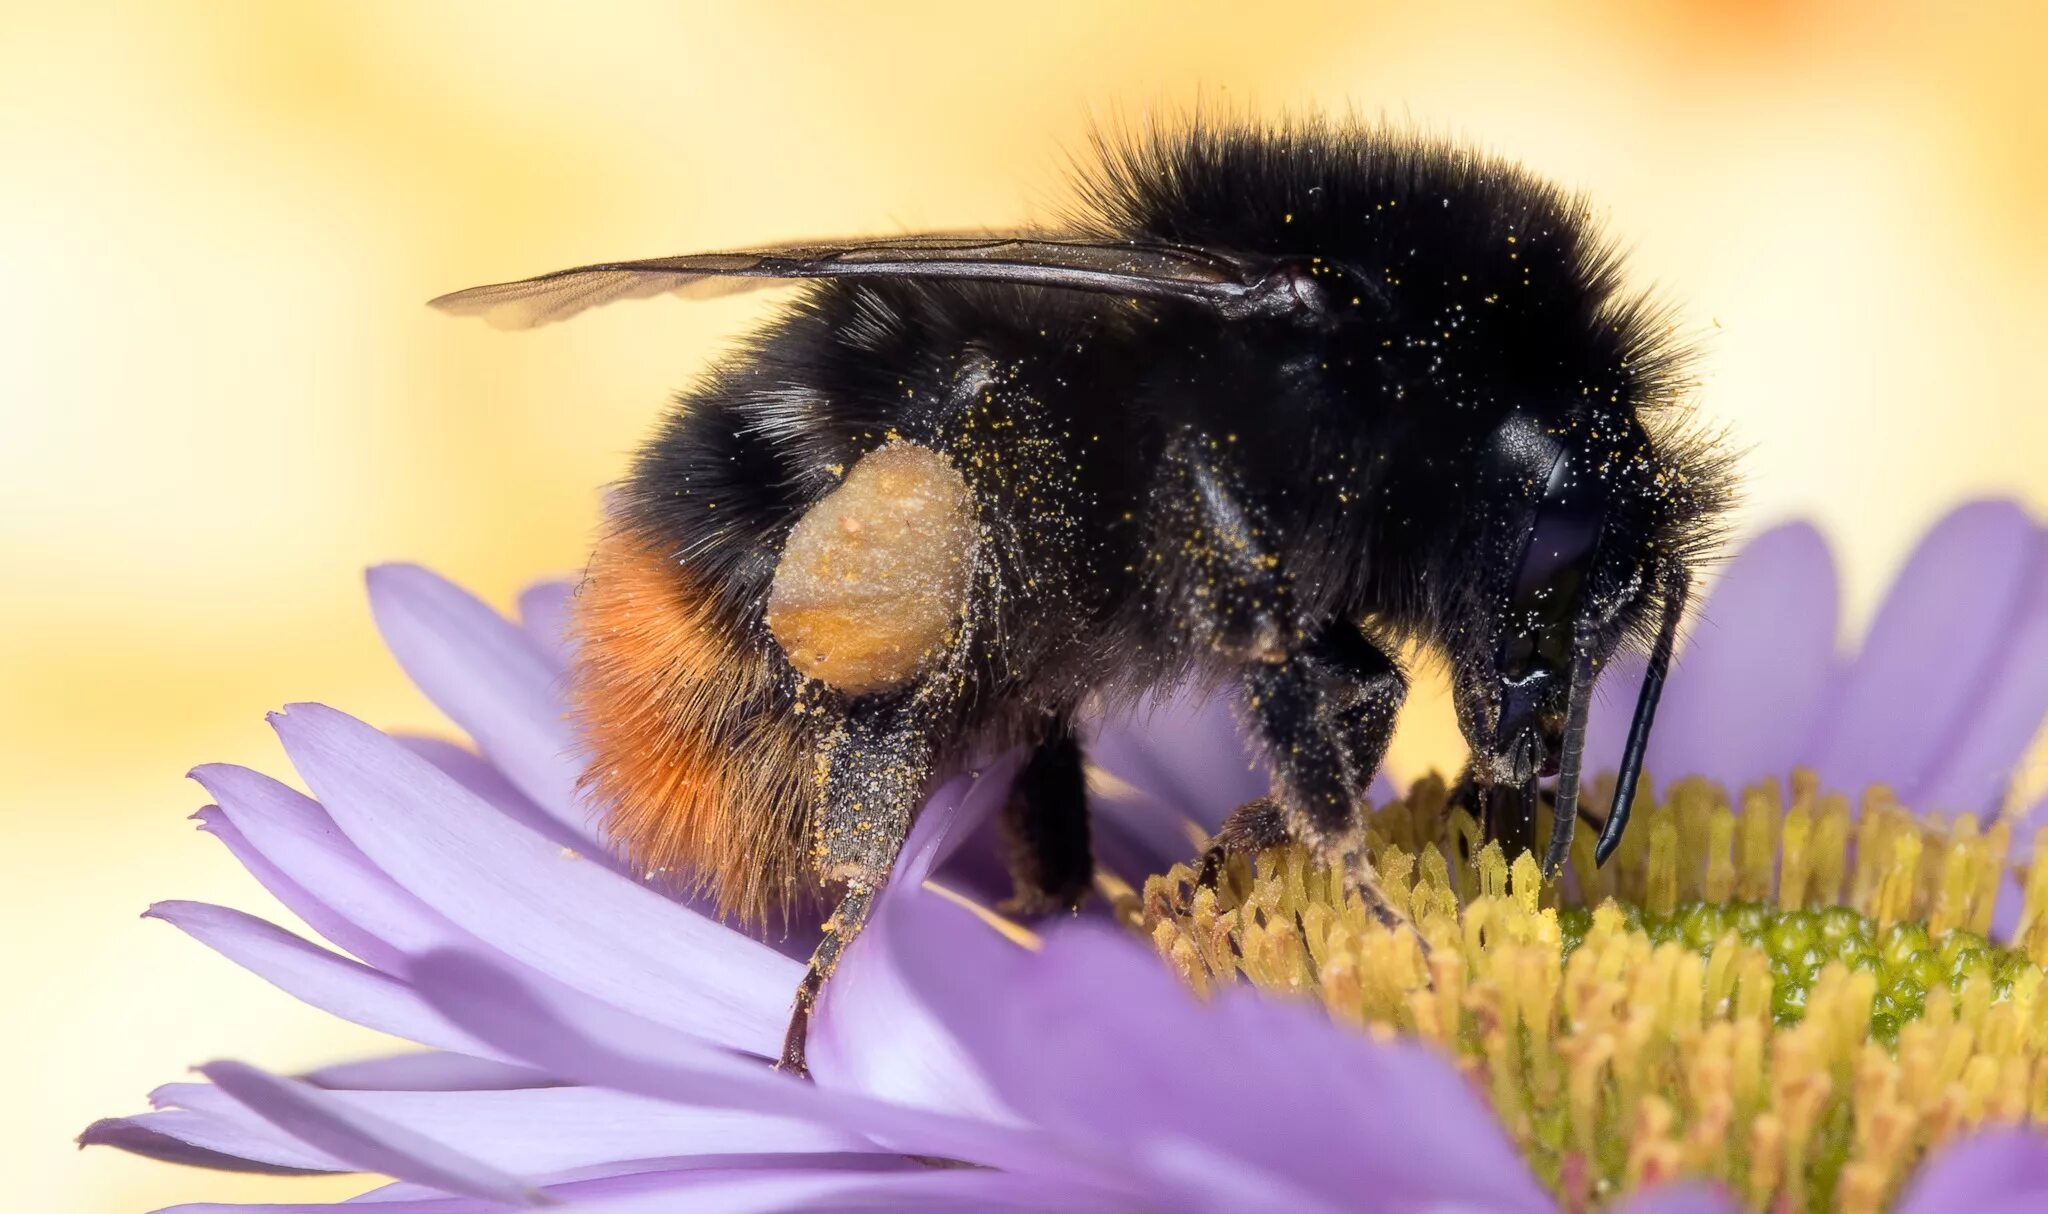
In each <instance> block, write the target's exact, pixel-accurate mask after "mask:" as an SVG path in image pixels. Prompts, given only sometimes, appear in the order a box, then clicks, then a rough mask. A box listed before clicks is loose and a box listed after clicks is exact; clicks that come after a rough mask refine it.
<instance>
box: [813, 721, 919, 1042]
mask: <svg viewBox="0 0 2048 1214" xmlns="http://www.w3.org/2000/svg"><path fill="white" fill-rule="evenodd" d="M932 759H933V747H932V743H931V739H930V737H929V733H928V730H927V729H926V728H925V727H924V726H923V725H922V723H921V722H920V721H919V720H918V719H917V718H916V717H915V716H914V715H913V714H911V713H909V712H907V711H904V710H902V709H895V708H883V707H875V706H869V705H856V706H855V707H854V708H853V709H851V710H850V711H849V712H848V714H847V716H846V719H845V720H843V721H842V722H841V723H840V724H839V725H838V726H837V727H836V728H835V729H834V730H833V731H832V732H831V734H830V735H828V737H827V738H826V740H825V743H824V752H823V756H822V763H821V771H820V776H819V778H820V780H821V781H822V783H823V789H822V793H823V796H822V798H821V803H820V806H819V811H818V812H819V819H818V828H817V843H816V848H817V850H816V855H815V859H816V862H817V866H818V875H819V876H820V877H821V878H823V879H824V880H825V881H826V882H827V883H828V884H833V885H838V886H840V887H841V889H842V890H843V892H842V893H841V895H840V899H839V905H838V907H837V909H835V910H834V911H833V912H832V917H831V918H829V919H827V920H826V921H825V928H824V936H823V938H822V939H820V940H819V941H818V947H817V949H816V950H815V951H814V952H813V953H812V954H811V963H810V965H809V967H808V968H806V969H805V971H804V977H803V982H802V983H801V984H800V985H799V986H798V987H797V992H796V1001H795V1005H794V1007H793V1008H792V1009H791V1012H790V1017H789V1030H788V1032H787V1033H785V1034H784V1036H783V1042H782V1060H781V1063H780V1066H781V1068H782V1069H783V1070H786V1071H791V1072H794V1073H796V1074H798V1075H805V1074H808V1073H809V1068H808V1066H807V1065H806V1064H805V1061H804V1038H805V1036H806V1034H807V1033H808V1032H809V1030H810V1023H811V1009H812V1008H813V1007H814V1006H815V1005H816V1003H817V999H818V992H819V991H821V990H823V989H824V986H825V983H826V981H827V980H829V979H830V978H831V977H832V971H833V970H834V969H835V968H837V967H838V965H839V958H840V955H841V954H842V953H844V952H845V950H846V947H847V945H849V944H851V943H853V940H854V938H855V937H856V936H858V935H860V931H861V928H863V927H865V926H866V925H867V921H868V915H869V914H870V913H871V912H872V911H873V910H874V906H875V900H876V899H877V898H878V897H879V896H880V895H881V891H882V886H883V885H884V884H885V883H887V881H888V879H889V871H890V869H891V868H893V867H894V866H895V863H896V856H897V853H898V852H900V851H901V850H902V849H903V840H904V838H905V836H907V835H908V834H909V833H910V820H911V817H912V815H914V814H915V813H916V812H917V805H918V799H919V797H920V796H921V795H922V793H923V791H924V786H925V782H926V780H927V779H928V778H929V777H930V775H931V772H932Z"/></svg>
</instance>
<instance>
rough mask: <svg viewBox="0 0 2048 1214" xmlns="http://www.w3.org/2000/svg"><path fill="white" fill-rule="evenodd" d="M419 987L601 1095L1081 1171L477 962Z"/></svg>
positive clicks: (859, 1144) (441, 969)
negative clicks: (603, 1091) (803, 1123)
mask: <svg viewBox="0 0 2048 1214" xmlns="http://www.w3.org/2000/svg"><path fill="white" fill-rule="evenodd" d="M419 982H420V987H421V990H422V992H423V993H424V994H425V995H426V997H427V998H428V999H429V1000H431V1001H432V1002H433V1003H434V1005H435V1006H436V1007H437V1008H439V1009H440V1010H441V1011H442V1012H443V1014H445V1015H447V1016H448V1017H450V1018H451V1019H453V1020H455V1021H456V1022H458V1023H460V1024H463V1025H464V1026H466V1027H468V1028H469V1029H470V1031H472V1032H475V1033H477V1034H478V1035H480V1036H482V1037H483V1038H485V1039H486V1040H489V1041H491V1042H493V1043H495V1044H496V1045H498V1046H499V1047H500V1048H502V1049H505V1050H507V1051H515V1052H517V1053H518V1054H519V1056H521V1057H524V1058H528V1059H530V1060H532V1061H533V1062H534V1063H536V1064H537V1065H539V1066H541V1067H543V1068H545V1069H546V1070H549V1071H551V1072H555V1073H558V1074H562V1075H566V1076H569V1077H571V1078H573V1079H577V1080H581V1081H584V1082H587V1083H590V1084H593V1085H598V1086H602V1087H606V1088H610V1089H613V1090H616V1091H621V1092H629V1093H635V1094H639V1095H644V1096H650V1097H654V1098H656V1099H663V1100H671V1101H676V1102H679V1103H686V1104H692V1105H695V1104H705V1105H714V1106H718V1107H721V1108H724V1109H726V1110H728V1111H730V1112H735V1113H738V1112H746V1113H756V1114H763V1115H767V1116H773V1117H793V1118H805V1119H808V1120H811V1121H815V1122H817V1123H818V1129H817V1131H816V1132H817V1133H820V1134H832V1133H834V1131H833V1130H832V1129H830V1128H829V1127H838V1128H839V1130H838V1140H837V1142H836V1145H834V1146H832V1147H828V1148H822V1149H837V1150H847V1151H858V1150H864V1149H882V1148H877V1147H875V1146H874V1145H873V1143H872V1142H871V1141H870V1139H871V1138H874V1137H880V1138H883V1139H886V1140H887V1141H888V1142H889V1143H890V1144H891V1145H890V1147H889V1148H888V1149H892V1150H902V1151H907V1152H913V1153H916V1154H922V1155H944V1156H949V1157H953V1158H960V1159H967V1160H972V1161H974V1162H979V1163H986V1164H989V1165H991V1166H1000V1167H1011V1168H1013V1169H1014V1168H1022V1169H1024V1170H1029V1171H1033V1172H1045V1171H1047V1170H1048V1169H1060V1170H1061V1171H1062V1172H1071V1171H1072V1169H1067V1168H1064V1167H1063V1166H1062V1161H1060V1160H1058V1159H1057V1158H1053V1157H1049V1156H1047V1155H1046V1153H1045V1152H1044V1151H1043V1150H1042V1149H1039V1148H1036V1147H1035V1146H1034V1145H1033V1143H1032V1142H1031V1136H1030V1135H1028V1134H1022V1133H1019V1132H1016V1131H1013V1130H1009V1129H1005V1128H1001V1127H997V1126H991V1125H982V1124H978V1123H975V1122H972V1121H968V1120H965V1119H962V1118H957V1117H945V1116H935V1115H933V1114H930V1113H926V1112H923V1111H920V1110H915V1109H910V1108H904V1107H900V1106H897V1105H893V1104H888V1103H884V1102H882V1101H877V1100H873V1099H870V1098H867V1097H865V1096H861V1095H858V1094H854V1093H848V1092H842V1091H836V1090H833V1089H832V1088H830V1087H827V1086H824V1085H822V1084H810V1083H805V1082H803V1081H801V1080H798V1079H794V1078H791V1077H790V1076H787V1075H783V1074H781V1073H779V1072H776V1071H773V1070H770V1069H768V1068H767V1067H766V1066H764V1065H762V1064H761V1063H759V1062H757V1061H754V1060H751V1059H744V1058H741V1057H738V1056H735V1055H732V1054H729V1053H725V1052H722V1051H718V1050H715V1049H712V1048H711V1047H708V1046H706V1045H704V1044H703V1043H701V1042H697V1041H694V1040H692V1039H691V1038H689V1037H688V1036H687V1035H684V1034H681V1033H678V1032H676V1031H675V1030H673V1029H668V1028H664V1027H662V1026H660V1025H656V1024H653V1023H651V1022H648V1021H646V1020H643V1019H640V1018H638V1017H634V1016H631V1015H629V1014H626V1013H622V1012H620V1011H618V1010H617V1009H614V1008H608V1007H605V1006H604V1005H602V1004H599V1003H597V1002H596V1001H594V1000H591V999H589V998H588V997H586V996H581V995H578V994H576V993H575V992H573V991H568V990H565V989H559V988H557V989H536V988H534V987H532V986H529V985H527V984H526V983H524V982H522V981H521V980H520V979H518V978H515V977H514V976H512V975H510V974H508V973H506V972H504V971H501V970H497V969H494V968H493V967H492V966H491V965H489V964H488V963H487V962H485V961H483V960H482V959H480V958H476V957H471V956H467V955H464V954H461V953H437V954H435V955H434V956H432V957H430V958H427V959H425V960H424V961H422V963H421V964H420V966H419ZM813 1149H820V1148H813Z"/></svg>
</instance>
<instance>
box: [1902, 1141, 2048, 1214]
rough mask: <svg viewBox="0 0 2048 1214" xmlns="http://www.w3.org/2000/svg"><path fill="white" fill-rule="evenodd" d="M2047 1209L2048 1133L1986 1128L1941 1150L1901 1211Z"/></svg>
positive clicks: (1978, 1213) (2016, 1212) (2015, 1213)
mask: <svg viewBox="0 0 2048 1214" xmlns="http://www.w3.org/2000/svg"><path fill="white" fill-rule="evenodd" d="M2044 1209H2048V1134H2044V1133H2042V1132H2041V1131H2039V1130H2020V1129H2006V1130H1984V1131H1981V1132H1979V1133H1977V1134H1974V1135H1972V1136H1971V1137H1969V1138H1965V1139H1963V1140H1961V1141H1960V1142H1956V1143H1952V1144H1950V1145H1948V1146H1946V1147H1943V1148H1942V1149H1941V1150H1939V1151H1938V1152H1936V1154H1935V1155H1934V1157H1933V1158H1932V1159H1931V1160H1930V1161H1929V1162H1927V1163H1926V1164H1924V1165H1922V1167H1921V1169H1920V1172H1919V1174H1918V1175H1916V1176H1915V1177H1914V1178H1913V1179H1912V1180H1911V1181H1910V1182H1909V1183H1908V1184H1907V1186H1906V1191H1905V1195H1904V1196H1903V1197H1902V1198H1901V1199H1900V1201H1899V1205H1898V1214H1955V1212H1957V1211H1964V1210H1967V1211H1969V1212H1970V1214H2038V1212H2039V1211H2041V1210H2044Z"/></svg>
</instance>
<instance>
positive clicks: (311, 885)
mask: <svg viewBox="0 0 2048 1214" xmlns="http://www.w3.org/2000/svg"><path fill="white" fill-rule="evenodd" d="M192 778H193V779H195V780H197V781H199V783H200V785H201V786H202V787H204V788H205V789H206V791H207V792H209V793H211V794H212V795H213V797H214V798H215V799H216V800H217V801H219V802H220V811H221V813H222V814H223V815H224V816H225V817H226V818H227V820H228V822H229V823H230V824H232V826H233V828H234V829H235V830H236V831H237V832H239V833H240V835H241V836H242V837H243V838H244V839H245V840H246V841H247V843H248V845H249V847H250V848H252V849H253V850H254V851H256V852H257V853H260V855H261V857H262V859H263V860H265V861H267V862H269V863H270V864H272V865H274V866H275V867H276V868H277V869H278V870H279V871H280V872H282V873H283V874H284V875H285V876H287V877H289V878H290V879H291V880H292V881H293V882H295V883H296V884H297V885H299V886H300V887H302V888H303V890H304V892H305V894H306V895H308V900H310V901H311V902H312V903H313V906H311V907H309V908H308V909H310V910H312V911H314V913H315V914H319V915H323V916H324V917H326V918H339V919H341V920H342V921H343V925H342V926H341V927H340V928H339V930H340V937H338V936H337V935H336V934H335V933H334V932H331V931H330V930H329V927H328V925H326V924H323V923H322V922H321V921H319V920H318V919H316V918H314V917H313V916H311V915H308V914H307V912H306V911H304V910H301V909H300V908H299V906H298V905H295V904H294V903H293V901H292V900H290V899H285V898H283V897H282V895H280V901H283V902H284V903H285V905H286V906H289V907H291V909H292V911H293V913H295V914H297V915H299V917H300V918H303V919H305V920H306V922H307V923H309V924H311V925H312V926H313V927H314V928H315V929H316V930H317V931H319V932H320V934H321V935H323V936H326V937H327V938H328V939H330V940H333V941H334V942H335V943H336V944H338V945H340V946H341V947H343V948H345V949H348V950H349V951H350V952H352V953H355V954H356V956H358V957H362V958H363V960H365V961H367V962H369V963H370V964H372V965H374V966H376V967H378V968H379V969H382V970H385V971H386V972H388V973H394V974H401V975H402V974H403V973H404V972H405V962H404V959H405V957H406V956H407V955H408V954H411V953H418V952H424V951H426V950H427V949H431V948H450V947H457V946H460V945H463V944H467V943H469V942H470V940H471V937H470V936H469V935H468V933H466V932H463V931H461V930H460V929H459V928H457V927H456V926H455V925H454V924H452V923H450V922H448V920H447V919H446V918H444V917H443V916H441V915H440V914H438V913H436V912H435V911H434V910H433V909H432V908H430V907H429V906H427V905H426V904H425V903H424V902H421V901H420V900H419V899H418V898H415V897H413V896H412V895H411V894H409V893H407V892H406V891H405V890H403V889H401V888H400V887H399V886H398V884H397V883H396V882H394V881H392V879H391V878H390V877H388V876H386V875H384V873H383V872H381V871H380V870H379V869H378V868H377V866H376V865H374V864H372V863H371V862H370V859H369V857H367V856H365V855H364V854H363V853H362V850H361V849H360V848H358V847H357V846H356V845H355V844H354V843H351V842H350V841H349V839H348V836H347V835H345V834H343V833H342V831H341V828H340V827H338V826H336V825H335V824H334V819H333V818H332V817H330V816H328V813H327V811H326V810H325V809H323V808H322V807H321V805H320V803H319V802H317V801H315V800H313V799H312V798H311V797H308V796H306V795H305V794H303V793H301V792H298V791H297V790H295V789H292V788H288V787H286V786H285V785H283V784H280V783H278V782H277V781H276V780H273V779H271V778H270V777H269V776H266V775H263V774H262V773H260V772H254V771H250V770H248V769H247V768H243V767H232V766H228V765H226V764H211V765H208V766H205V767H200V768H196V769H194V770H193V772H192ZM215 833H219V832H218V831H216V832H215ZM258 876H259V878H260V876H261V874H260V873H259V874H258ZM265 884H266V885H267V884H268V882H266V883H265ZM342 937H345V938H342ZM364 937H367V938H368V939H367V940H365V939H363V938H364ZM359 946H360V947H359ZM366 952H367V953H368V954H370V955H366Z"/></svg>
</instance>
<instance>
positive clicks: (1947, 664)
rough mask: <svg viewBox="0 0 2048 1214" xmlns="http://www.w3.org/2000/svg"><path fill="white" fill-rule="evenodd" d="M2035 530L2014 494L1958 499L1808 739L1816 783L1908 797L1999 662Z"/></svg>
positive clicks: (2019, 605)
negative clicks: (1875, 787) (2005, 498)
mask: <svg viewBox="0 0 2048 1214" xmlns="http://www.w3.org/2000/svg"><path fill="white" fill-rule="evenodd" d="M2040 550H2041V540H2040V535H2039V533H2038V532H2037V531H2036V529H2035V528H2034V526H2033V524H2031V523H2030V522H2028V521H2027V517H2026V515H2025V513H2023V512H2022V511H2021V510H2020V508H2019V507H2017V506H2015V505H2013V504H2012V503H2010V502H1978V503H1975V504H1972V505H1968V506H1964V507H1962V508H1961V509H1959V510H1956V511H1955V512H1954V513H1952V514H1950V515H1949V516H1948V517H1947V518H1945V519H1943V520H1942V521H1941V522H1939V523H1937V524H1936V525H1935V527H1934V529H1933V530H1932V531H1930V532H1929V533H1928V534H1927V536H1926V538H1925V539H1923V540H1922V541H1921V542H1920V545H1919V547H1918V548H1916V549H1915V550H1914V552H1913V555H1912V557H1911V558H1910V559H1908V560H1907V562H1906V566H1905V568H1904V569H1903V570H1902V571H1901V572H1900V573H1899V576H1898V578H1897V580H1896V581H1894V582H1893V583H1892V590H1891V593H1890V595H1889V596H1888V597H1887V598H1886V600H1885V603H1884V607H1883V608H1882V609H1881V610H1880V611H1879V612H1878V616H1877V622H1876V623H1875V624H1873V625H1872V626H1871V629H1870V634H1869V636H1868V637H1866V638H1865V640H1864V642H1863V646H1862V650H1861V653H1860V655H1859V656H1858V658H1857V660H1856V662H1855V664H1854V665H1853V666H1852V667H1851V668H1850V670H1849V671H1848V673H1847V676H1846V677H1845V678H1844V679H1843V681H1842V683H1841V685H1840V687H1839V689H1838V691H1837V692H1836V694H1835V695H1834V696H1833V697H1832V707H1831V710H1830V711H1829V712H1828V713H1827V714H1826V722H1827V723H1826V727H1825V729H1824V730H1823V734H1822V737H1821V738H1820V739H1819V740H1818V742H1817V743H1816V745H1815V746H1814V747H1813V749H1812V751H1811V753H1812V754H1813V755H1814V756H1815V758H1814V761H1813V766H1814V767H1815V768H1816V769H1817V770H1818V771H1819V773H1820V776H1821V781H1822V783H1823V784H1825V785H1828V786H1830V787H1835V788H1846V789H1861V788H1863V787H1865V786H1866V785H1868V784H1871V783H1875V782H1879V781H1882V782H1884V783H1887V784H1889V785H1891V786H1892V788H1893V789H1894V791H1896V792H1898V793H1899V795H1900V796H1901V797H1902V798H1904V799H1905V800H1906V801H1907V803H1908V804H1912V803H1914V795H1915V794H1916V793H1917V792H1918V790H1919V787H1920V782H1921V779H1922V777H1923V776H1925V775H1927V774H1929V773H1930V772H1931V771H1932V770H1933V768H1934V765H1935V762H1936V760H1937V759H1938V758H1939V757H1940V755H1941V754H1942V753H1943V748H1944V747H1946V746H1951V745H1953V744H1954V741H1955V737H1954V733H1955V731H1956V730H1957V729H1958V728H1959V727H1960V726H1961V725H1962V724H1963V723H1964V722H1966V721H1967V719H1968V717H1969V710H1970V709H1971V708H1972V707H1973V705H1974V704H1975V701H1976V697H1977V696H1978V694H1979V692H1980V690H1981V689H1982V688H1983V687H1984V686H1986V685H1987V684H1988V683H1989V682H1990V681H1991V679H1992V676H1993V673H1994V672H1995V671H1996V670H1997V668H1998V664H1999V663H2000V662H2001V661H2003V660H2004V657H2005V654H2006V648H2007V645H2008V643H2009V642H2010V639H2011V632H2012V629H2013V627H2014V624H2015V622H2016V621H2017V620H2018V619H2019V618H2020V616H2021V614H2022V612H2023V611H2024V609H2025V605H2026V603H2027V601H2028V599H2029V597H2030V595H2029V591H2030V586H2031V583H2032V580H2033V577H2034V572H2035V567H2036V564H2037V562H2038V559H2039V556H2040Z"/></svg>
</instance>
